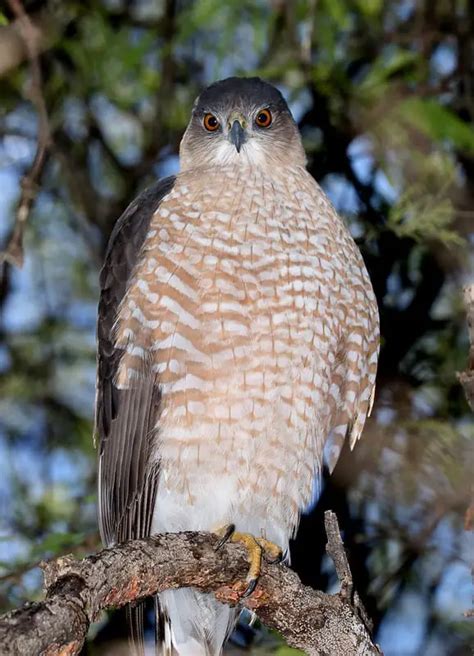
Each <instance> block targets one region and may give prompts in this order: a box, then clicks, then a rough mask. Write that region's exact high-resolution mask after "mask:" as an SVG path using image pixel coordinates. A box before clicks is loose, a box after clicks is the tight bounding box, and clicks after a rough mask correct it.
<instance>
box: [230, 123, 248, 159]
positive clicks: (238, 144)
mask: <svg viewBox="0 0 474 656" xmlns="http://www.w3.org/2000/svg"><path fill="white" fill-rule="evenodd" d="M229 137H230V141H231V143H233V144H234V146H235V148H236V150H237V152H238V153H240V151H241V148H242V146H243V145H244V143H245V141H246V136H245V130H244V129H243V127H242V126H241V124H240V123H239V121H234V122H233V124H232V127H231V129H230V133H229Z"/></svg>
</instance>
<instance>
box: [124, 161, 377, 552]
mask: <svg viewBox="0 0 474 656" xmlns="http://www.w3.org/2000/svg"><path fill="white" fill-rule="evenodd" d="M376 317H377V311H376V306H375V299H374V297H373V293H372V288H371V285H370V282H369V280H368V277H367V273H366V270H365V267H364V264H363V262H362V258H361V256H360V254H359V251H358V249H357V247H356V246H355V244H354V242H353V240H352V238H351V237H350V235H349V233H348V231H347V229H346V228H345V226H344V224H343V223H342V221H341V220H340V219H339V217H338V216H337V214H336V213H335V212H334V210H333V209H332V207H331V206H330V204H329V202H328V200H327V198H326V197H325V195H324V194H323V192H322V191H321V190H320V188H319V187H318V186H317V184H316V183H315V182H314V180H313V179H312V178H311V177H310V176H309V174H308V173H307V172H306V171H305V170H304V169H303V168H301V167H296V168H293V169H292V168H288V169H286V170H279V171H278V175H276V174H275V175H272V172H271V171H270V172H266V171H264V170H261V169H256V168H248V169H243V168H236V167H234V168H228V169H226V168H225V169H222V170H220V171H218V170H217V169H213V170H199V171H196V170H193V172H192V173H187V172H183V173H182V174H180V175H179V176H178V177H177V180H176V183H175V185H174V187H173V189H172V191H171V192H170V193H169V194H168V195H167V196H166V197H165V198H164V200H163V201H162V203H161V205H160V207H159V209H158V210H157V212H156V213H155V215H154V216H153V218H152V221H151V224H150V229H149V232H148V235H147V237H146V240H145V243H144V247H143V251H142V254H141V257H140V260H139V263H138V266H137V268H136V270H135V272H134V275H133V278H132V281H131V284H130V286H129V288H128V291H127V293H126V295H125V297H124V300H123V302H122V305H121V308H120V311H119V316H118V318H117V345H118V346H120V347H121V348H123V349H125V355H124V356H123V358H122V361H121V365H120V368H119V372H118V377H117V383H118V385H119V386H120V387H122V388H126V387H128V386H130V385H133V381H134V380H135V379H136V378H137V377H140V376H141V375H143V373H144V372H145V371H150V368H151V370H152V372H153V374H154V375H155V376H156V379H157V381H158V383H159V385H160V388H161V391H162V410H161V414H160V418H159V425H158V426H157V431H156V440H155V453H154V457H155V458H156V459H158V460H159V461H160V477H159V485H158V493H157V502H156V507H155V514H154V520H153V531H155V532H156V531H176V530H200V529H201V530H209V529H211V530H212V529H213V528H216V527H218V526H222V525H223V524H226V523H229V522H233V523H235V524H236V526H237V529H238V530H247V531H251V532H253V533H255V534H263V535H264V536H265V537H267V538H268V539H271V540H274V541H275V542H277V543H278V544H280V545H282V546H283V547H285V546H286V545H287V543H288V539H289V537H290V535H291V532H292V531H293V530H294V528H295V526H296V524H297V522H298V517H299V513H300V512H301V511H302V510H303V509H304V508H305V507H306V506H307V504H308V503H309V502H310V500H311V497H312V495H313V492H314V485H315V481H316V479H317V475H318V472H319V469H320V466H321V463H322V457H323V448H324V444H325V441H326V439H327V437H328V435H329V434H331V436H332V439H333V442H332V444H333V453H332V456H333V457H336V456H337V454H338V450H339V448H340V444H341V441H342V440H343V439H344V437H345V435H346V433H348V434H350V437H351V440H352V441H353V440H355V439H357V437H358V434H359V433H360V430H361V429H362V426H363V423H364V421H365V417H366V415H367V412H368V410H369V404H370V396H371V391H372V388H373V382H374V378H375V366H376V355H377V354H376V346H375V342H376V330H377V323H376V322H377V318H376ZM330 455H331V454H330Z"/></svg>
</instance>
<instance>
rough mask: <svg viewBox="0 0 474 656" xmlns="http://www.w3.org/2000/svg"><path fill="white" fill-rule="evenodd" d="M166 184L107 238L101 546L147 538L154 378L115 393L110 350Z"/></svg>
mask: <svg viewBox="0 0 474 656" xmlns="http://www.w3.org/2000/svg"><path fill="white" fill-rule="evenodd" d="M174 180H175V179H174V177H170V178H165V179H164V180H161V181H159V182H158V183H156V184H155V185H153V186H152V187H150V188H149V189H146V190H145V191H144V192H143V193H142V194H140V196H138V198H137V199H136V200H134V201H133V202H132V203H131V205H129V207H128V208H127V209H126V210H125V212H124V213H123V214H122V216H121V217H120V218H119V220H118V221H117V223H116V224H115V227H114V229H113V231H112V235H111V237H110V240H109V244H108V247H107V251H106V255H105V263H104V266H103V268H102V271H101V275H100V287H101V294H100V301H99V311H98V322H97V342H98V346H97V393H96V412H95V437H96V440H97V442H98V447H99V527H100V533H101V537H102V541H103V542H104V544H106V545H110V544H113V543H115V542H123V541H125V540H129V539H133V538H140V537H145V536H147V535H149V533H150V530H151V521H152V518H153V509H154V505H155V497H156V486H157V481H158V466H157V465H156V464H154V463H152V462H151V458H150V454H151V448H152V443H153V433H154V430H155V426H156V423H157V420H158V416H159V406H160V392H159V389H158V387H157V385H156V380H155V377H154V376H152V375H151V374H150V373H149V374H147V372H146V371H144V375H143V377H142V378H141V379H140V380H138V381H137V382H136V383H135V384H134V386H133V387H132V388H130V389H127V390H120V389H118V388H117V387H116V385H115V376H116V373H117V369H118V366H119V363H120V358H121V356H122V351H121V350H120V349H117V348H115V344H114V325H115V320H116V317H117V312H118V308H119V306H120V303H121V301H122V299H123V297H124V295H125V292H126V290H127V286H128V284H129V281H130V278H131V275H132V272H133V270H134V267H135V265H136V263H137V261H138V259H139V257H140V252H141V248H142V245H143V242H144V240H145V237H146V234H147V231H148V227H149V225H150V221H151V218H152V216H153V213H154V212H155V211H156V209H157V208H158V206H159V204H160V202H161V201H162V199H163V198H164V196H166V194H168V193H169V192H170V191H171V189H172V187H173V184H174ZM143 616H144V605H143V604H138V605H137V606H136V607H133V608H132V607H129V608H127V619H128V623H129V627H130V638H131V643H132V651H133V653H134V654H143V652H144V649H143V645H144V641H143Z"/></svg>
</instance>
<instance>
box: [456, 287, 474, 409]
mask: <svg viewBox="0 0 474 656" xmlns="http://www.w3.org/2000/svg"><path fill="white" fill-rule="evenodd" d="M463 295H464V305H465V308H466V315H467V327H468V332H469V357H468V363H467V369H466V370H465V371H462V372H461V373H458V380H459V382H460V383H461V385H462V386H463V387H464V393H465V394H466V399H467V402H468V403H469V405H470V406H471V409H472V410H474V283H472V284H470V285H466V287H464V289H463Z"/></svg>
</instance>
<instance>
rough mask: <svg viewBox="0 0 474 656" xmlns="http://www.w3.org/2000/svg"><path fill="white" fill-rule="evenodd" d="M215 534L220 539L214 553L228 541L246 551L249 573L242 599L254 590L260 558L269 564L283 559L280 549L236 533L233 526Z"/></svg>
mask: <svg viewBox="0 0 474 656" xmlns="http://www.w3.org/2000/svg"><path fill="white" fill-rule="evenodd" d="M216 533H217V535H218V536H219V537H220V538H221V539H220V540H219V542H218V543H217V545H216V551H217V550H218V549H220V547H222V545H223V544H225V543H226V542H228V541H229V540H230V542H240V544H243V545H244V547H245V548H246V549H247V560H248V563H249V571H248V573H247V576H246V579H245V581H246V583H247V586H246V588H245V590H244V592H243V594H242V595H241V596H242V597H243V598H244V597H248V596H250V595H251V594H252V592H253V591H254V590H255V587H256V585H257V583H258V579H259V577H260V574H261V571H262V556H263V557H264V558H265V560H266V561H267V562H269V563H278V562H280V561H281V560H282V558H283V552H282V550H281V548H280V547H279V546H278V545H276V544H274V543H273V542H270V541H269V540H266V539H265V538H256V537H255V536H253V535H252V534H251V533H240V532H239V531H236V530H235V525H234V524H228V525H227V526H224V527H223V528H221V529H219V530H217V531H216Z"/></svg>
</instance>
